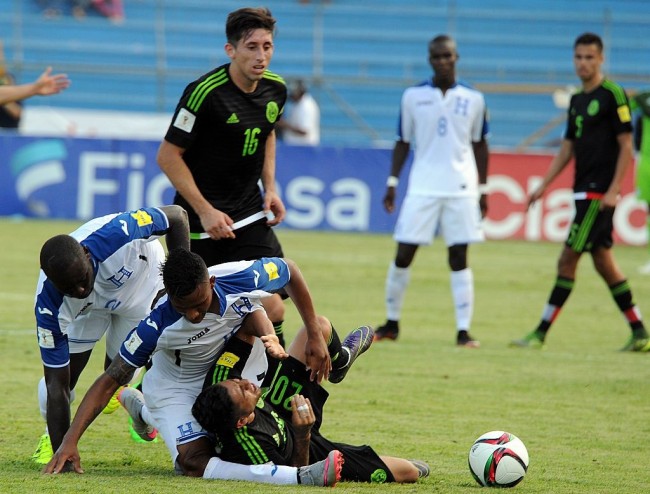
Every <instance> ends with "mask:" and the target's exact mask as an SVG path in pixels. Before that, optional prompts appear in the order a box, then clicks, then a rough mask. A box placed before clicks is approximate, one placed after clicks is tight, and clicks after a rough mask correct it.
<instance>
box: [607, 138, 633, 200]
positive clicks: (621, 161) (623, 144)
mask: <svg viewBox="0 0 650 494" xmlns="http://www.w3.org/2000/svg"><path fill="white" fill-rule="evenodd" d="M616 140H617V141H618V158H617V160H616V170H615V171H614V178H612V183H611V184H610V185H609V189H607V192H606V193H605V195H604V196H603V199H602V202H601V204H600V207H601V209H602V208H614V207H616V203H617V201H618V195H619V193H620V191H621V182H622V181H623V178H624V177H625V174H626V173H627V170H628V168H629V166H630V164H631V163H632V159H633V157H634V148H633V144H632V133H631V132H623V133H621V134H618V135H617V136H616Z"/></svg>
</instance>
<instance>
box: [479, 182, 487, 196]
mask: <svg viewBox="0 0 650 494" xmlns="http://www.w3.org/2000/svg"><path fill="white" fill-rule="evenodd" d="M478 192H479V194H481V195H484V194H487V193H488V185H487V184H478Z"/></svg>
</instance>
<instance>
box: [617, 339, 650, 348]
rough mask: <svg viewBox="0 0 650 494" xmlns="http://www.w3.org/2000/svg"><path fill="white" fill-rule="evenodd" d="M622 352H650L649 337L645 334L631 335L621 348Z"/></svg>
mask: <svg viewBox="0 0 650 494" xmlns="http://www.w3.org/2000/svg"><path fill="white" fill-rule="evenodd" d="M621 351H622V352H650V338H648V337H647V336H646V337H645V338H644V337H638V336H632V337H630V339H629V340H628V341H627V343H626V344H625V346H624V347H623V348H621Z"/></svg>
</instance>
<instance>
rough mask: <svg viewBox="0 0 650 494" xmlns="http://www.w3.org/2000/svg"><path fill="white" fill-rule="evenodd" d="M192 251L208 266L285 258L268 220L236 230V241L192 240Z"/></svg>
mask: <svg viewBox="0 0 650 494" xmlns="http://www.w3.org/2000/svg"><path fill="white" fill-rule="evenodd" d="M190 249H191V250H192V252H195V253H196V254H198V255H199V256H201V258H202V259H203V260H204V261H205V264H206V265H207V266H214V265H215V264H221V263H224V262H231V261H248V260H252V259H259V258H261V257H284V253H283V252H282V246H281V245H280V241H279V240H278V237H276V236H275V232H274V231H273V228H271V227H270V226H268V225H267V224H266V219H263V220H260V221H258V222H256V223H252V224H250V225H248V226H245V227H244V228H240V229H239V230H236V231H235V238H234V239H223V240H212V239H211V238H206V239H201V240H191V241H190Z"/></svg>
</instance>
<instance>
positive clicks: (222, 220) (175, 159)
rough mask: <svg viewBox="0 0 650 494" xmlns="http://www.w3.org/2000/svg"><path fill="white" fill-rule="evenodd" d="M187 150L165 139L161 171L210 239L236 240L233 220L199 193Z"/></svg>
mask: <svg viewBox="0 0 650 494" xmlns="http://www.w3.org/2000/svg"><path fill="white" fill-rule="evenodd" d="M184 153H185V149H183V148H181V147H179V146H176V145H175V144H172V143H171V142H169V141H167V140H165V139H163V141H162V142H161V143H160V147H159V148H158V154H157V157H156V161H157V162H158V166H159V167H160V169H161V170H162V171H163V172H164V173H165V175H167V178H169V181H170V182H171V183H172V185H173V186H174V188H175V189H176V190H177V191H178V193H179V194H181V195H182V196H183V198H184V199H185V200H186V201H187V202H189V203H190V206H192V209H193V210H194V211H195V212H196V214H197V215H198V216H199V218H200V219H201V226H203V229H204V230H205V232H206V233H207V234H208V235H210V238H213V239H215V240H219V239H222V238H235V234H234V233H233V232H232V230H231V229H230V227H231V226H232V224H233V221H232V219H231V218H230V216H228V215H227V214H225V213H223V212H222V211H219V210H218V209H215V208H214V207H213V206H212V204H210V203H209V202H208V201H207V199H206V198H205V197H203V194H201V192H200V191H199V188H198V186H197V185H196V182H195V181H194V177H193V176H192V172H191V171H190V169H189V167H188V166H187V163H185V160H184V159H183V154H184Z"/></svg>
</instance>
